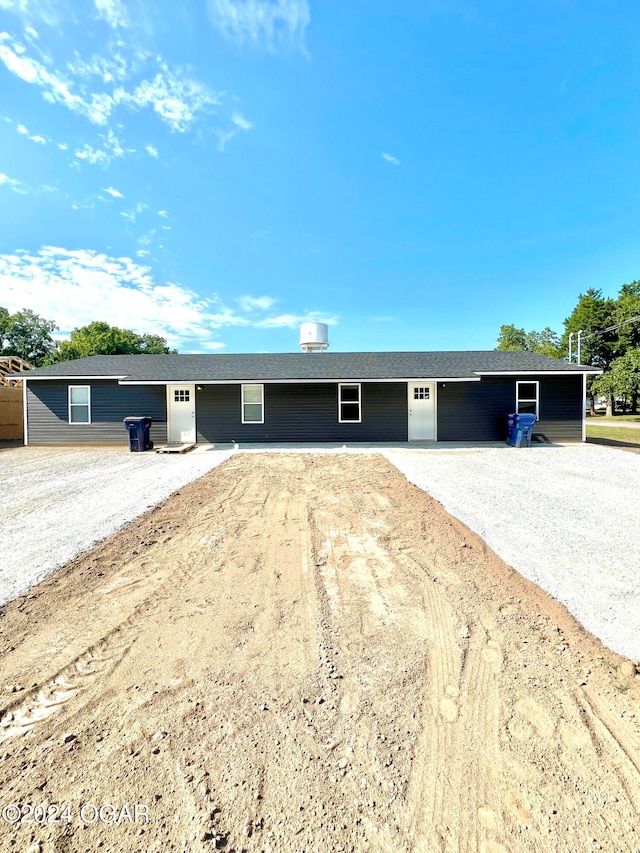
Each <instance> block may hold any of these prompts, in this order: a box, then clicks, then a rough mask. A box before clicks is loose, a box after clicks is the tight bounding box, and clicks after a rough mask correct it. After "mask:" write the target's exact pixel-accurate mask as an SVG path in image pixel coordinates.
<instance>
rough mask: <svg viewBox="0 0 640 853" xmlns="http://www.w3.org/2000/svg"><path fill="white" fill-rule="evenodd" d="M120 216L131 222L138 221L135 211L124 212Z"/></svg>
mask: <svg viewBox="0 0 640 853" xmlns="http://www.w3.org/2000/svg"><path fill="white" fill-rule="evenodd" d="M120 216H124V218H125V219H128V220H129V222H135V221H136V214H135V212H134V211H133V210H123V211H121V213H120Z"/></svg>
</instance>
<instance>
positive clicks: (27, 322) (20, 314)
mask: <svg viewBox="0 0 640 853" xmlns="http://www.w3.org/2000/svg"><path fill="white" fill-rule="evenodd" d="M57 328H58V327H57V325H56V324H55V322H54V321H53V320H46V319H45V318H44V317H40V316H39V315H38V314H36V313H35V312H33V311H31V310H30V309H29V308H25V309H23V310H22V311H16V313H15V314H9V312H8V311H7V309H6V308H0V337H1V348H2V354H3V355H17V356H19V357H20V358H23V359H24V360H25V361H28V362H29V363H30V364H32V365H33V366H34V367H39V366H40V365H41V364H44V363H45V362H46V361H47V360H48V358H49V357H50V354H51V353H52V352H53V350H54V348H55V341H54V340H53V338H52V337H51V333H52V332H54V331H55V330H56V329H57Z"/></svg>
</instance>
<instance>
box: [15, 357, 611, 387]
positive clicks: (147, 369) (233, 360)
mask: <svg viewBox="0 0 640 853" xmlns="http://www.w3.org/2000/svg"><path fill="white" fill-rule="evenodd" d="M520 371H522V372H532V371H535V372H546V371H553V372H556V371H557V372H560V373H585V372H590V373H591V372H594V371H595V372H599V371H597V370H596V369H594V368H590V367H586V366H584V365H577V364H568V363H567V362H566V361H561V360H560V359H557V358H549V357H548V356H545V355H538V354H537V353H531V352H513V351H507V350H486V351H484V350H480V351H451V352H332V353H329V352H324V353H264V354H255V353H251V354H233V355H232V354H226V353H225V354H218V353H216V354H214V355H94V356H90V357H89V358H80V359H77V360H75V361H65V362H61V363H60V364H53V365H50V366H48V367H40V368H38V369H36V370H34V371H28V372H27V373H24V374H22V376H23V377H24V378H26V379H31V378H34V379H35V378H40V377H41V378H54V377H56V376H59V377H73V378H75V377H78V378H82V377H87V378H88V377H92V378H94V377H95V378H98V377H117V378H118V379H120V380H121V381H122V382H145V381H147V382H178V383H179V382H184V383H195V382H216V381H217V382H234V381H236V382H269V381H272V382H273V381H278V380H287V379H294V380H295V379H299V380H323V379H326V380H341V379H353V380H375V379H464V378H473V377H474V376H477V375H478V374H479V373H513V372H520Z"/></svg>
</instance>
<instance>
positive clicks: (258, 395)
mask: <svg viewBox="0 0 640 853" xmlns="http://www.w3.org/2000/svg"><path fill="white" fill-rule="evenodd" d="M242 423H243V424H263V423H264V385H243V386H242Z"/></svg>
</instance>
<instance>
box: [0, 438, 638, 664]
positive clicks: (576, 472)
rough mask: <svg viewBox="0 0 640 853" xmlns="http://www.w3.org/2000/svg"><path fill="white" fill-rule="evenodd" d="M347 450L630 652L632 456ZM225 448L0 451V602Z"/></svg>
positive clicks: (633, 627) (633, 625) (551, 449)
mask: <svg viewBox="0 0 640 853" xmlns="http://www.w3.org/2000/svg"><path fill="white" fill-rule="evenodd" d="M267 449H269V448H268V447H265V446H264V445H263V446H261V447H260V448H255V450H256V451H259V452H264V451H265V450H267ZM273 449H277V448H273ZM291 449H292V448H289V452H290V450H291ZM304 449H305V450H306V451H307V452H325V453H326V452H330V453H331V452H342V449H341V448H339V449H335V448H324V449H321V448H318V449H314V448H313V447H307V448H304ZM349 452H357V453H372V452H382V453H383V454H384V455H385V456H386V457H387V459H389V461H390V462H392V463H393V464H394V465H395V466H396V467H397V468H398V469H399V470H400V471H402V473H404V474H405V475H406V477H407V478H408V479H409V480H410V481H411V482H413V483H415V484H416V485H417V486H419V487H420V488H422V489H424V490H425V491H427V492H429V494H431V495H432V496H433V497H435V498H436V499H437V500H439V501H440V502H441V503H442V504H443V505H444V507H445V508H446V509H447V510H448V511H449V512H450V513H451V514H452V515H455V516H457V517H458V518H459V519H461V520H462V521H463V522H464V523H465V524H467V525H468V526H469V527H470V528H471V529H472V530H474V531H475V532H476V533H478V534H479V535H480V536H482V538H483V539H484V540H485V541H486V542H487V544H488V545H489V546H490V547H491V548H493V550H494V551H496V552H497V553H498V554H499V555H500V556H501V557H502V558H503V559H504V560H505V561H506V562H507V563H509V564H510V565H511V566H513V567H514V568H515V569H517V570H518V571H519V572H520V573H521V574H522V575H524V576H525V577H527V578H528V579H529V580H531V581H533V582H534V583H537V584H538V585H539V586H541V587H542V588H543V589H544V590H546V591H547V592H548V593H550V594H551V595H553V596H554V597H555V598H556V599H558V600H559V601H561V602H562V603H563V604H565V605H566V607H567V608H568V609H569V611H570V612H571V613H573V615H574V616H575V617H576V618H577V619H579V621H580V622H582V624H583V625H584V626H585V627H586V628H587V629H588V630H589V631H591V632H592V633H594V634H595V635H596V636H597V637H599V638H600V639H601V640H602V641H603V642H604V643H605V644H606V645H607V646H609V647H610V648H611V649H613V650H614V651H617V652H619V653H620V654H623V655H626V656H628V657H631V658H640V573H639V572H638V567H639V566H640V538H639V537H638V519H640V491H639V490H638V488H637V484H638V482H640V455H638V454H633V453H627V452H625V451H622V450H616V449H613V448H605V447H600V446H597V445H591V444H580V445H569V446H565V447H561V446H541V447H533V448H526V449H525V448H523V449H520V450H516V449H513V448H507V447H487V448H484V447H483V448H466V449H460V448H458V449H452V448H449V447H445V446H436V447H434V448H430V449H427V450H413V449H407V448H401V449H389V448H375V447H367V448H353V449H351V448H350V449H349ZM232 453H233V451H231V450H224V451H222V450H210V449H207V448H198V449H197V450H196V451H194V452H192V453H189V454H186V455H184V456H177V455H176V456H173V455H160V454H155V453H145V454H136V453H129V452H128V450H126V449H123V448H114V449H111V448H101V449H68V448H65V449H53V448H31V447H27V448H18V449H16V450H8V451H4V452H2V453H1V454H0V472H1V473H0V512H1V516H0V517H2V519H3V524H2V527H0V554H1V555H2V556H1V558H0V604H3V603H6V602H7V601H9V600H11V599H13V598H15V597H16V596H17V595H19V594H21V593H23V592H25V591H26V590H27V589H29V588H30V587H31V586H32V585H33V584H34V583H36V582H38V581H39V580H41V579H42V578H43V577H45V576H46V575H47V574H50V573H51V572H52V571H54V570H55V569H57V568H59V567H60V566H62V565H63V564H64V563H65V562H67V561H68V560H70V559H72V558H73V557H75V556H76V555H77V554H79V553H81V552H82V551H85V550H87V549H88V548H90V547H92V546H93V545H94V544H96V543H97V542H99V541H100V540H102V539H104V538H105V537H106V536H108V535H110V534H111V533H113V532H115V531H116V530H118V529H120V528H121V527H123V526H124V525H125V524H127V523H128V522H129V521H131V520H132V519H133V518H135V517H136V516H137V515H139V514H140V513H142V512H144V511H145V510H146V509H148V508H149V507H150V506H154V505H157V504H159V503H161V502H162V501H164V500H165V499H166V498H167V497H168V495H169V494H171V493H172V492H174V491H176V490H177V489H179V488H181V487H182V486H183V485H185V484H186V483H188V482H190V481H192V480H194V479H196V478H197V477H200V476H202V475H203V474H205V473H206V472H207V471H209V470H211V469H212V468H214V467H216V466H217V465H219V464H220V463H221V462H223V461H224V460H225V459H227V458H229V456H230V455H231V454H232Z"/></svg>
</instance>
